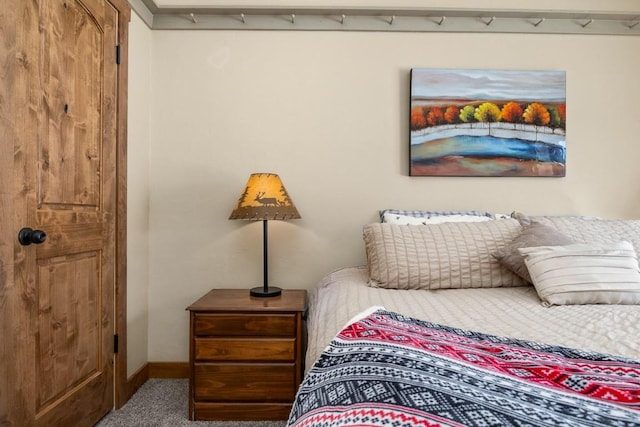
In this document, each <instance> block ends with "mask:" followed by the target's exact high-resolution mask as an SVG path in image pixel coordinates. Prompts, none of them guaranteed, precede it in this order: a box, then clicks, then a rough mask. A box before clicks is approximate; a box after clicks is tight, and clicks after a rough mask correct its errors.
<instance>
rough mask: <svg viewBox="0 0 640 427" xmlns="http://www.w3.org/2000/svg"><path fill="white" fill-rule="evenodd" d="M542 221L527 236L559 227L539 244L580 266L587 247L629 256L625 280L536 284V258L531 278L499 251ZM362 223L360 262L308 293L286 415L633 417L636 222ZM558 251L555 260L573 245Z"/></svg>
mask: <svg viewBox="0 0 640 427" xmlns="http://www.w3.org/2000/svg"><path fill="white" fill-rule="evenodd" d="M500 221H502V220H500ZM411 224H415V223H414V222H412V223H411ZM540 224H543V225H544V227H546V228H545V232H548V231H549V227H551V228H552V229H553V230H554V233H553V234H554V235H553V238H551V240H549V236H548V235H547V236H543V237H542V238H541V240H537V243H536V244H539V243H543V244H544V243H545V242H547V241H555V240H554V239H557V238H558V235H557V234H556V233H555V231H558V234H560V235H561V236H562V238H561V239H560V241H563V242H564V243H567V244H566V245H561V244H558V243H554V244H549V245H551V246H549V245H547V246H544V247H545V248H551V249H552V250H553V251H555V250H556V248H559V249H563V250H565V249H566V248H570V249H572V250H574V249H575V247H578V249H580V253H579V255H580V256H579V261H580V262H583V261H584V262H586V263H587V264H589V266H587V267H586V268H590V266H592V265H593V264H595V263H594V261H593V259H594V258H593V253H592V252H593V251H592V250H593V246H594V245H596V249H598V252H597V253H598V258H597V259H598V260H600V259H601V258H603V255H602V254H603V248H604V249H606V251H604V253H605V254H606V255H609V254H610V253H613V254H614V255H615V261H611V262H615V263H616V265H615V267H616V269H617V270H616V274H618V271H619V269H620V265H619V263H620V259H624V260H626V261H630V262H631V264H629V265H631V267H630V268H629V269H628V272H627V271H625V273H624V274H625V276H624V280H620V279H616V280H617V282H616V285H615V289H613V290H612V288H609V289H608V290H606V289H605V291H602V292H600V291H596V292H594V291H593V289H590V290H589V292H585V291H584V289H583V288H580V286H578V285H575V283H572V286H573V287H572V289H576V286H577V287H578V288H580V292H577V293H572V294H570V296H569V297H567V296H566V293H565V294H562V296H561V297H560V298H561V299H560V300H558V299H555V300H554V299H553V298H556V297H557V296H558V295H560V294H558V293H556V295H551V296H542V295H543V294H542V293H541V290H542V287H537V285H538V282H540V283H542V280H539V279H540V277H539V275H538V273H537V272H536V271H535V270H534V269H533V268H532V269H530V272H531V276H527V277H528V279H529V280H535V284H536V286H532V285H531V284H530V283H528V282H527V280H525V279H522V278H520V277H519V276H518V274H515V271H516V270H517V269H514V268H506V264H504V263H502V262H498V259H497V258H496V256H495V255H496V252H499V251H500V250H501V249H504V248H506V247H509V245H512V246H513V245H514V244H515V246H516V249H518V248H523V247H524V248H525V249H523V250H522V251H520V250H518V251H517V252H518V253H519V254H520V255H522V258H521V260H525V259H529V255H530V254H527V253H526V251H527V250H528V247H529V246H530V243H531V236H529V237H527V238H526V239H524V241H518V239H522V235H523V234H526V232H524V231H523V230H526V229H532V228H533V226H534V225H535V226H539V225H540ZM371 228H373V229H374V232H373V234H374V235H375V236H374V238H371V236H367V233H368V232H369V231H370V230H369V229H368V228H367V227H365V233H364V234H365V245H366V250H367V260H368V265H366V266H357V267H349V268H343V269H340V270H337V271H334V272H332V273H330V274H327V275H326V276H325V277H324V278H323V279H322V280H321V281H320V282H319V283H318V284H317V286H316V287H315V288H314V289H312V290H311V291H310V294H309V314H308V319H307V325H308V337H309V338H308V346H307V353H306V368H305V369H306V375H305V378H304V380H303V383H302V385H301V386H300V388H299V391H298V395H297V397H296V401H295V403H294V406H293V409H292V412H291V416H290V419H289V423H288V425H290V426H296V427H299V426H327V427H328V426H346V425H369V426H385V425H390V426H416V425H424V426H507V425H514V426H546V425H559V426H571V425H575V426H587V425H588V426H602V425H619V426H639V425H640V362H639V361H640V304H639V302H640V281H638V280H637V279H638V277H636V276H637V274H638V267H637V257H636V255H635V251H634V250H633V247H639V246H638V245H640V232H639V231H638V230H640V222H636V221H604V220H593V219H591V218H588V219H585V218H545V219H541V220H540V221H535V222H534V223H533V224H532V223H530V222H529V223H528V222H527V220H526V219H524V218H519V219H518V220H510V222H500V223H499V221H497V220H496V221H486V222H485V221H483V222H482V223H481V222H477V223H475V222H472V223H465V222H463V221H461V223H455V224H439V223H438V224H437V225H428V226H427V227H413V226H405V227H401V226H397V225H372V227H371ZM387 232H388V233H387ZM385 233H387V234H385ZM406 233H408V234H406ZM425 233H426V234H425ZM416 236H418V237H416ZM566 236H570V238H571V239H570V240H571V241H570V242H567V241H565V240H563V239H565V238H566ZM536 238H537V239H540V235H538V236H536ZM376 239H377V240H376ZM621 239H623V240H625V242H626V243H627V244H628V246H629V247H631V250H629V247H627V246H624V247H620V245H621V243H620V242H619V241H620V240H621ZM372 241H375V242H374V243H371V242H372ZM380 241H382V242H383V243H382V244H380ZM534 241H535V239H534ZM585 242H586V243H585ZM580 245H582V246H580ZM587 245H588V249H589V250H591V252H589V256H588V257H587V256H586V255H585V248H584V246H587ZM612 245H614V246H612ZM616 245H617V246H616ZM538 246H541V245H538ZM381 247H382V248H381ZM541 247H542V246H541ZM513 249H514V248H513V247H511V250H513ZM607 251H608V252H607ZM571 254H572V255H575V253H573V252H572V253H571ZM534 255H537V254H534ZM547 255H548V254H547ZM553 255H554V256H553V257H552V258H553V259H554V262H558V259H564V258H567V257H568V256H567V253H566V252H562V253H561V254H560V256H556V255H557V254H556V253H555V252H553ZM531 259H534V258H531ZM626 261H625V262H626ZM563 262H564V261H563ZM574 262H575V260H574ZM606 262H607V263H608V262H609V261H608V259H607V261H606ZM416 263H417V264H416ZM381 265H382V266H383V268H381V267H380V266H381ZM511 267H513V266H511ZM556 267H557V265H556V264H554V269H555V268H556ZM572 268H573V264H572ZM584 268H585V267H583V268H582V269H583V270H584ZM608 268H609V266H608V265H607V266H599V267H598V271H597V272H598V273H602V272H603V271H604V272H605V273H607V274H608V273H609V270H607V269H608ZM390 271H391V273H390ZM581 271H582V270H581ZM547 272H548V271H545V273H547ZM527 273H529V271H527ZM534 274H535V276H534ZM629 277H630V279H629ZM389 278H391V279H390V280H387V283H385V280H386V279H389ZM572 280H574V279H573V276H572ZM607 280H608V279H607ZM620 281H622V282H624V283H623V285H620V284H619V283H618V282H620ZM583 282H585V281H584V280H581V281H580V285H581V286H583V287H584V286H590V285H584V283H583ZM605 282H606V280H605ZM627 282H629V283H627ZM505 283H506V285H505ZM606 283H608V282H606ZM612 286H613V285H612ZM621 286H622V288H621ZM598 292H600V294H598ZM551 294H553V292H551ZM594 294H598V295H597V296H596V297H593V295H594ZM605 294H606V295H605ZM585 295H588V297H587V299H586V300H585V299H584V298H586V297H585ZM603 295H604V296H603ZM562 298H565V299H566V298H569V300H562ZM589 298H596V300H592V299H589ZM598 298H604V300H598ZM576 301H577V302H576ZM594 302H595V303H594Z"/></svg>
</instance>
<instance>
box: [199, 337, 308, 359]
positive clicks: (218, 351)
mask: <svg viewBox="0 0 640 427" xmlns="http://www.w3.org/2000/svg"><path fill="white" fill-rule="evenodd" d="M295 344H296V340H295V338H280V339H278V338H270V339H260V338H253V339H242V338H196V339H195V347H194V356H195V359H196V361H204V360H210V361H226V362H293V361H295V356H296V351H295V350H296V349H295Z"/></svg>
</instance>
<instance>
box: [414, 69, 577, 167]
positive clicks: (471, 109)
mask: <svg viewBox="0 0 640 427" xmlns="http://www.w3.org/2000/svg"><path fill="white" fill-rule="evenodd" d="M565 129H566V73H565V72H564V71H510V70H447V69H412V70H411V114H410V134H411V137H410V145H411V148H410V157H411V159H410V168H409V170H410V172H409V173H410V175H411V176H546V177H562V176H565V165H566V137H565V133H566V132H565Z"/></svg>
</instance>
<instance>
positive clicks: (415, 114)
mask: <svg viewBox="0 0 640 427" xmlns="http://www.w3.org/2000/svg"><path fill="white" fill-rule="evenodd" d="M426 127H427V118H426V117H425V116H424V110H423V109H422V107H413V108H412V109H411V130H418V129H424V128H426Z"/></svg>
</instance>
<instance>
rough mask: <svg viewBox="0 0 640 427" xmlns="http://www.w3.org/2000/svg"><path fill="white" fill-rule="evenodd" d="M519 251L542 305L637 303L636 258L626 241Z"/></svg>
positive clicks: (639, 294) (639, 289) (639, 285)
mask: <svg viewBox="0 0 640 427" xmlns="http://www.w3.org/2000/svg"><path fill="white" fill-rule="evenodd" d="M518 251H519V252H520V254H522V256H523V257H524V259H525V263H526V265H527V269H528V270H529V274H530V275H531V279H532V281H533V285H534V286H535V288H536V291H537V292H538V295H539V296H540V299H542V303H543V305H546V306H549V305H565V304H640V271H639V269H638V259H637V257H636V252H635V250H634V249H633V245H632V244H631V243H629V242H626V241H622V242H617V243H608V244H585V243H578V244H573V245H566V246H538V247H530V248H520V249H518Z"/></svg>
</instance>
